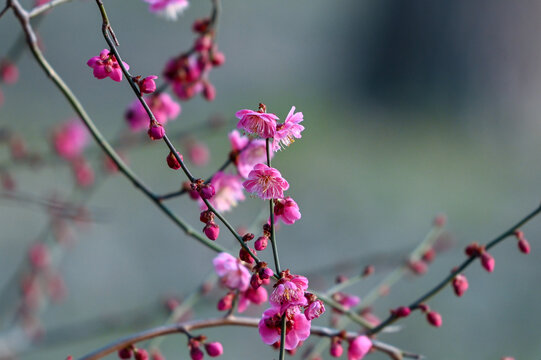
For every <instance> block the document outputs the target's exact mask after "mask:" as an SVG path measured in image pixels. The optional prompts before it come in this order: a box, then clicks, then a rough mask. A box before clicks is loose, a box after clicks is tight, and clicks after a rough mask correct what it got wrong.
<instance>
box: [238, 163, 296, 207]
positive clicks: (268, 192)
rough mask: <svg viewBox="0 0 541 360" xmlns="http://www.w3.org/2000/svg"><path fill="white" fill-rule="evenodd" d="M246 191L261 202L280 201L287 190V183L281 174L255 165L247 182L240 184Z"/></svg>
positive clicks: (263, 166)
mask: <svg viewBox="0 0 541 360" xmlns="http://www.w3.org/2000/svg"><path fill="white" fill-rule="evenodd" d="M242 185H243V186H244V188H245V189H246V191H248V192H249V193H255V194H257V196H259V197H260V198H261V199H263V200H269V199H281V198H283V197H284V190H287V189H289V184H288V182H287V181H286V180H285V179H284V178H283V177H282V174H280V172H279V171H278V170H276V169H274V168H271V167H268V166H267V165H265V164H257V165H255V166H254V169H253V170H252V171H250V173H249V174H248V180H246V181H245V182H243V183H242Z"/></svg>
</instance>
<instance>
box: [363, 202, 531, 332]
mask: <svg viewBox="0 0 541 360" xmlns="http://www.w3.org/2000/svg"><path fill="white" fill-rule="evenodd" d="M540 212H541V205H540V206H538V207H537V208H536V209H535V210H534V211H532V212H531V213H529V214H528V215H526V216H525V217H524V218H523V219H521V220H520V221H519V222H517V223H516V224H515V225H513V226H511V227H510V228H509V229H508V230H506V231H504V232H503V233H502V234H501V235H499V236H498V237H496V238H495V239H494V240H492V241H490V242H489V243H488V244H487V245H486V246H485V249H486V250H489V249H490V248H492V247H494V246H496V245H498V244H499V243H500V242H502V241H503V240H504V239H506V238H507V237H509V236H511V235H513V234H514V232H515V230H517V229H518V228H520V227H521V226H522V225H524V224H526V223H527V222H528V221H530V220H531V219H533V218H534V217H535V216H537V215H538V214H539V213H540ZM477 257H478V256H475V255H474V256H470V257H468V258H467V259H466V260H464V261H463V262H462V264H460V265H459V266H458V267H457V268H455V269H454V270H453V271H452V272H451V273H450V274H449V275H447V276H446V277H445V278H444V279H443V280H442V281H441V282H439V283H438V284H437V285H436V286H435V287H433V288H432V289H430V290H429V291H428V292H427V293H425V294H424V295H422V296H421V297H419V298H418V299H417V300H415V301H414V302H413V303H411V304H410V305H409V308H410V310H415V309H417V308H418V307H419V305H420V304H422V303H424V302H425V301H427V300H428V299H430V298H432V297H433V296H434V295H436V294H437V293H439V292H440V291H441V290H442V289H443V288H444V287H445V286H447V284H449V283H450V282H451V281H452V280H453V279H454V278H455V276H457V275H458V274H460V273H461V272H462V271H464V269H466V268H467V267H468V266H469V265H470V264H471V263H473V262H474V261H475V259H477ZM397 319H398V318H397V316H396V315H394V314H391V315H390V316H389V317H388V318H387V319H385V320H384V321H382V322H381V323H380V324H379V325H378V326H376V327H374V328H372V329H369V330H367V332H366V333H367V334H369V335H374V334H377V333H378V332H380V331H382V330H383V329H385V327H387V326H389V325H390V324H392V323H394V322H395V321H396V320H397Z"/></svg>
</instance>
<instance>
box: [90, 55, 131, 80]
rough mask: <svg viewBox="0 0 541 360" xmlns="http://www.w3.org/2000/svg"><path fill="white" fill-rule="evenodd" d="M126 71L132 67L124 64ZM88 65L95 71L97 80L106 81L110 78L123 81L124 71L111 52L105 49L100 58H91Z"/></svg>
mask: <svg viewBox="0 0 541 360" xmlns="http://www.w3.org/2000/svg"><path fill="white" fill-rule="evenodd" d="M122 63H123V64H124V67H125V68H126V70H129V69H130V66H129V65H128V64H126V63H125V62H122ZM86 64H87V65H88V66H90V67H91V68H93V69H94V76H95V77H96V78H97V79H105V78H106V77H110V78H111V79H113V80H114V81H118V82H120V81H122V69H121V68H120V65H119V64H118V61H117V60H116V58H115V56H114V55H113V54H109V50H107V49H103V50H102V51H101V52H100V55H99V56H94V57H93V58H90V59H89V60H88V61H87V62H86Z"/></svg>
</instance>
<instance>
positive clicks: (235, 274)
mask: <svg viewBox="0 0 541 360" xmlns="http://www.w3.org/2000/svg"><path fill="white" fill-rule="evenodd" d="M212 264H213V265H214V270H215V271H216V274H218V276H219V277H220V280H221V282H222V284H224V285H225V286H226V287H228V288H229V289H231V290H240V291H245V290H246V289H248V286H249V285H250V272H249V271H248V269H247V268H246V266H244V265H242V264H241V262H240V260H239V259H237V258H235V257H233V255H231V254H228V253H225V252H223V253H220V254H218V256H216V257H215V258H214V260H212Z"/></svg>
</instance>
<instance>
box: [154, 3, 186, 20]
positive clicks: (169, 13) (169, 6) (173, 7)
mask: <svg viewBox="0 0 541 360" xmlns="http://www.w3.org/2000/svg"><path fill="white" fill-rule="evenodd" d="M144 1H145V2H146V3H148V4H150V6H149V8H148V10H149V11H150V12H153V13H156V14H158V15H160V16H163V17H165V18H166V19H168V20H176V19H177V18H178V15H179V14H182V12H183V11H184V10H186V8H187V7H188V6H189V5H190V3H189V2H188V0H144Z"/></svg>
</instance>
